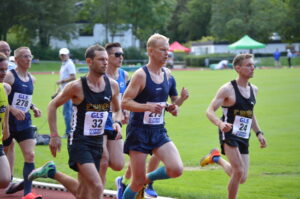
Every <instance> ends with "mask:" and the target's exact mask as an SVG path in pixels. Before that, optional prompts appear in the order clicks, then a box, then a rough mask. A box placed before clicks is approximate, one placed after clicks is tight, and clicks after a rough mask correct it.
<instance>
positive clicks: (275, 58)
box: [273, 48, 281, 67]
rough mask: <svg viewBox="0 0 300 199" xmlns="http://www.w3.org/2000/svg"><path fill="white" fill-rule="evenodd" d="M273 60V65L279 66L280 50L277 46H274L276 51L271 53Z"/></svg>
mask: <svg viewBox="0 0 300 199" xmlns="http://www.w3.org/2000/svg"><path fill="white" fill-rule="evenodd" d="M273 56H274V61H275V67H280V66H281V64H280V52H279V50H278V48H276V51H275V52H274V53H273Z"/></svg>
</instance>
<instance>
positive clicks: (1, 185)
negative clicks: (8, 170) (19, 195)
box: [0, 178, 10, 189]
mask: <svg viewBox="0 0 300 199" xmlns="http://www.w3.org/2000/svg"><path fill="white" fill-rule="evenodd" d="M9 182H10V178H3V179H0V189H4V188H6V187H7V186H8V185H9Z"/></svg>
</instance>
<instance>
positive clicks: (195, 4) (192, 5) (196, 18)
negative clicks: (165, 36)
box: [179, 0, 212, 41]
mask: <svg viewBox="0 0 300 199" xmlns="http://www.w3.org/2000/svg"><path fill="white" fill-rule="evenodd" d="M211 4H212V1H207V0H190V1H189V2H188V4H187V11H185V12H182V13H181V14H180V25H179V29H180V31H181V32H185V33H186V34H187V38H186V40H185V41H188V40H196V39H200V38H201V37H203V36H208V35H209V22H210V18H211Z"/></svg>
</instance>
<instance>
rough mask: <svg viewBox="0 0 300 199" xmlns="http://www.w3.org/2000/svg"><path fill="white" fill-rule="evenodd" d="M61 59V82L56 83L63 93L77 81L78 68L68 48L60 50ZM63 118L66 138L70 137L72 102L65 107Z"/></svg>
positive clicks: (69, 101)
mask: <svg viewBox="0 0 300 199" xmlns="http://www.w3.org/2000/svg"><path fill="white" fill-rule="evenodd" d="M59 58H60V59H61V61H62V64H61V67H60V71H59V75H60V80H58V81H57V82H56V83H57V84H58V85H60V87H59V91H61V90H62V89H63V88H64V87H65V86H66V84H67V83H69V82H71V81H73V80H75V79H76V68H75V65H74V63H73V61H72V60H71V59H70V51H69V49H67V48H62V49H60V50H59ZM63 116H64V119H65V125H66V131H65V135H64V137H68V135H69V134H70V132H71V118H72V101H71V100H68V101H67V102H66V103H65V104H64V105H63Z"/></svg>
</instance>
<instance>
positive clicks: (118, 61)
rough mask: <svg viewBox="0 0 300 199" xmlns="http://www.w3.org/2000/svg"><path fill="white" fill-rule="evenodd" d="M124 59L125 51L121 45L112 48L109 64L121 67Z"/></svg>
mask: <svg viewBox="0 0 300 199" xmlns="http://www.w3.org/2000/svg"><path fill="white" fill-rule="evenodd" d="M123 60H124V52H123V50H122V48H120V47H114V48H112V49H110V53H109V55H108V66H112V67H116V68H119V67H121V66H122V62H123Z"/></svg>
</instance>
